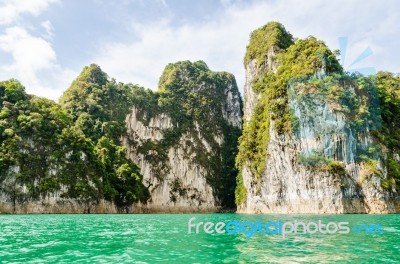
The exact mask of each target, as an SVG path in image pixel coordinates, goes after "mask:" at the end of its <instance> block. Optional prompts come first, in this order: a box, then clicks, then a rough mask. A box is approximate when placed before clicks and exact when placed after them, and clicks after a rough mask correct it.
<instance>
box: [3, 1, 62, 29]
mask: <svg viewBox="0 0 400 264" xmlns="http://www.w3.org/2000/svg"><path fill="white" fill-rule="evenodd" d="M57 1H58V0H1V1H0V25H4V24H11V23H12V22H15V21H16V20H18V19H19V17H20V16H21V15H22V14H32V15H35V16H37V15H39V14H40V13H41V12H42V11H43V10H45V9H46V8H47V7H48V6H49V4H51V3H54V2H57Z"/></svg>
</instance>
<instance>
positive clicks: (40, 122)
mask: <svg viewBox="0 0 400 264" xmlns="http://www.w3.org/2000/svg"><path fill="white" fill-rule="evenodd" d="M159 86H160V87H159V92H153V91H151V90H147V89H144V88H142V87H138V86H135V85H131V84H123V83H117V82H116V81H115V80H114V79H110V78H109V77H108V76H107V74H105V73H104V72H103V71H102V70H101V69H100V67H99V66H97V65H94V64H93V65H90V66H88V67H85V68H84V69H83V71H82V72H81V74H80V75H79V76H78V77H77V78H76V79H75V80H74V81H73V83H72V84H71V86H70V87H69V89H68V90H66V91H65V93H64V94H63V96H62V97H61V99H60V103H59V104H57V103H55V102H53V101H50V100H47V99H44V98H38V97H35V96H30V95H27V94H26V93H25V89H24V87H23V86H22V85H21V84H20V83H19V82H18V81H16V80H9V81H5V82H1V83H0V107H1V110H0V144H1V149H0V191H1V192H2V193H4V194H6V196H8V197H9V199H10V200H11V201H12V202H13V203H14V204H16V203H18V204H23V203H25V202H29V201H35V200H36V201H38V200H40V199H43V198H45V197H47V196H52V195H56V196H59V197H61V198H66V199H68V198H71V199H75V200H77V201H78V202H81V203H96V202H98V201H99V200H101V199H105V200H107V201H111V202H114V203H115V204H116V205H117V206H118V207H121V208H124V207H126V206H129V205H131V204H132V203H134V202H139V201H140V202H144V203H145V202H146V201H147V200H148V198H149V192H148V189H147V188H146V187H145V186H143V184H142V175H140V170H139V168H138V167H137V166H136V165H135V164H134V163H132V161H130V160H128V159H127V158H126V151H127V149H126V147H125V146H124V145H122V143H121V139H122V138H124V137H126V124H125V119H126V117H127V115H128V114H129V113H130V111H131V109H132V107H135V108H136V109H137V113H138V118H139V119H141V120H142V121H143V123H144V124H145V125H148V123H149V121H150V119H151V118H152V117H154V116H156V115H158V114H161V113H164V114H166V115H168V116H170V117H171V120H172V124H173V126H172V127H171V128H170V129H168V130H167V131H163V134H164V138H163V140H161V141H160V142H151V141H147V142H145V143H144V144H143V145H141V146H139V147H138V149H137V151H138V152H139V153H142V154H144V155H145V158H146V160H147V161H148V162H150V163H151V164H152V165H153V166H154V167H158V171H155V173H157V175H156V176H157V177H159V178H160V179H162V178H163V176H164V175H165V173H167V172H168V169H169V168H168V167H167V166H166V165H165V164H166V158H167V154H168V150H169V149H170V148H171V147H181V146H178V145H177V144H178V141H179V140H180V138H181V137H182V136H183V135H185V134H187V135H189V136H190V137H191V138H193V139H194V142H188V141H187V142H186V143H187V147H186V148H187V149H185V151H187V152H188V155H189V154H194V158H193V164H196V165H197V164H198V165H200V166H201V167H203V168H204V170H205V171H206V174H207V175H206V180H207V182H208V183H209V184H210V185H211V186H212V187H213V191H214V196H215V198H216V200H217V201H218V203H219V204H220V205H223V206H226V207H229V208H233V207H234V206H235V203H234V195H233V194H234V190H235V186H236V182H235V177H236V175H237V170H236V169H235V167H234V157H235V155H236V153H237V139H238V137H239V134H240V127H238V126H240V125H238V124H236V125H232V124H231V123H230V122H229V121H227V120H226V115H227V112H229V111H232V109H238V108H241V105H235V106H230V105H229V104H230V102H227V101H226V98H227V96H228V94H230V96H232V97H236V98H237V101H238V102H239V103H241V99H240V94H239V91H238V89H237V85H236V82H235V79H234V76H233V75H232V74H229V73H226V72H219V73H216V72H212V71H210V70H209V69H208V67H207V65H206V64H205V63H204V62H202V61H198V62H194V63H192V62H189V61H184V62H178V63H174V64H169V65H168V66H167V67H166V68H165V71H164V73H163V75H162V76H161V78H160V83H159ZM224 115H225V116H224ZM238 118H239V119H240V117H238ZM236 121H237V120H236ZM220 135H221V136H222V137H223V142H222V143H221V142H219V139H218V136H220ZM129 140H132V139H128V141H129ZM204 141H205V142H206V145H204V144H203V142H204ZM129 143H132V144H136V143H135V142H129ZM208 147H209V148H210V149H207V148H208ZM172 190H173V192H174V195H175V193H176V195H183V196H184V195H186V191H185V190H184V189H182V187H181V186H180V182H179V181H178V180H177V181H175V182H174V186H172Z"/></svg>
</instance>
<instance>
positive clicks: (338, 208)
mask: <svg viewBox="0 0 400 264" xmlns="http://www.w3.org/2000/svg"><path fill="white" fill-rule="evenodd" d="M277 32H279V34H276V33H277ZM288 34H289V33H287V32H286V31H285V29H284V28H283V26H282V25H280V24H278V23H270V24H267V25H266V26H265V27H263V28H261V29H259V30H257V31H255V32H254V33H253V35H252V39H251V41H250V45H249V46H248V50H247V54H246V58H245V64H246V65H245V67H246V85H245V88H244V90H245V91H244V93H245V102H244V105H245V108H244V116H245V124H244V134H243V136H242V137H241V140H240V144H241V145H240V151H239V155H238V159H237V164H238V167H239V168H240V171H241V173H240V175H239V178H238V187H237V190H236V201H237V202H238V204H239V206H238V212H243V213H394V212H399V211H400V203H399V196H398V185H397V186H396V182H398V179H397V178H396V177H397V176H398V175H397V174H396V173H397V172H396V171H397V170H398V168H399V163H400V160H399V155H398V153H399V152H398V147H399V146H394V147H393V145H392V146H391V147H388V146H387V144H385V142H384V141H382V140H381V139H382V137H380V136H379V135H380V133H383V132H382V131H384V129H385V126H387V125H388V124H387V123H386V122H385V116H384V114H382V110H383V109H381V108H380V105H379V100H380V97H381V93H380V91H379V92H378V88H377V87H378V84H377V80H376V78H375V79H374V78H372V77H371V78H366V77H363V76H348V75H346V74H345V73H343V71H342V70H341V67H340V65H339V64H338V63H337V61H336V59H335V58H334V57H333V56H332V53H331V52H330V51H329V50H328V49H327V48H326V46H325V45H324V44H323V43H322V42H319V41H317V40H316V39H314V38H308V39H306V40H299V41H297V42H296V43H292V44H290V45H283V46H282V45H281V47H280V48H277V49H276V50H278V52H277V53H272V52H271V50H272V49H273V47H274V46H279V43H280V42H283V43H285V40H284V39H282V36H288ZM260 35H262V36H263V37H264V38H260ZM289 37H290V36H289ZM256 41H257V43H255V42H256ZM260 42H261V43H260ZM263 43H264V44H263ZM252 45H258V46H261V47H264V50H256V52H254V47H253V46H252ZM252 52H253V53H252ZM313 52H315V53H314V54H313ZM260 58H261V59H260ZM273 58H277V59H276V61H278V62H277V64H275V67H271V66H265V65H271V59H273ZM246 59H247V60H246ZM378 77H379V76H378ZM378 82H379V80H378Z"/></svg>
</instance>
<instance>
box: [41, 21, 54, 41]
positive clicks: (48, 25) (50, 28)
mask: <svg viewBox="0 0 400 264" xmlns="http://www.w3.org/2000/svg"><path fill="white" fill-rule="evenodd" d="M40 25H41V26H42V27H43V28H44V30H45V31H46V34H47V35H46V37H47V38H50V39H51V38H52V37H53V36H54V27H53V25H52V24H51V22H50V21H49V20H46V21H43V22H42V23H41V24H40Z"/></svg>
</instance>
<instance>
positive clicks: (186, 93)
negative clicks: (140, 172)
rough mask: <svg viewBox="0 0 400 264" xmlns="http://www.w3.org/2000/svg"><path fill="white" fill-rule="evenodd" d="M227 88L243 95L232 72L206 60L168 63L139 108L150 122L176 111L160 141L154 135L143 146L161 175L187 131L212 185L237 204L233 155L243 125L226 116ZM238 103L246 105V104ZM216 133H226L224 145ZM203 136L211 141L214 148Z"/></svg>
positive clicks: (228, 204)
mask: <svg viewBox="0 0 400 264" xmlns="http://www.w3.org/2000/svg"><path fill="white" fill-rule="evenodd" d="M228 92H229V93H231V94H232V96H233V97H237V98H238V100H240V95H239V91H238V89H237V85H236V81H235V78H234V76H233V75H232V74H229V73H226V72H213V71H210V69H209V68H208V67H207V65H206V64H205V63H204V62H203V61H197V62H193V63H192V62H190V61H183V62H178V63H173V64H168V65H167V66H166V68H165V70H164V72H163V74H162V76H161V77H160V81H159V91H158V92H157V93H153V92H150V91H149V92H148V97H151V98H152V99H150V100H149V98H148V97H143V102H144V101H146V102H149V101H150V102H151V104H150V105H148V106H146V107H139V111H141V110H144V113H143V122H145V123H146V122H148V121H149V120H150V118H151V117H154V116H155V115H156V114H161V113H164V114H166V115H167V116H169V117H171V122H172V125H173V127H172V128H170V129H168V130H167V131H164V138H163V139H162V140H161V141H159V142H150V141H149V142H147V144H144V145H143V146H141V147H139V149H138V151H139V152H140V153H142V154H145V155H147V160H148V161H149V162H152V163H153V167H156V168H158V170H159V172H158V174H159V175H160V177H162V175H165V173H166V172H168V169H169V168H168V167H167V166H166V165H165V164H166V159H167V156H166V154H167V153H168V149H170V148H171V147H174V146H175V147H176V144H177V142H178V140H179V139H180V138H181V137H182V136H183V135H185V134H187V135H189V136H190V137H191V138H193V139H194V142H190V143H189V142H187V143H188V144H189V145H190V147H188V149H187V151H188V154H194V155H195V156H194V158H193V163H194V164H199V165H200V166H201V167H203V168H204V169H205V171H206V174H207V175H206V180H207V182H208V183H209V184H210V185H211V186H212V187H213V191H214V196H215V197H216V198H217V200H218V202H219V203H220V204H222V205H224V206H226V207H229V208H233V207H234V206H235V203H234V195H233V193H234V190H235V186H236V182H235V177H236V175H237V173H238V172H237V170H236V169H235V166H234V158H235V156H236V153H237V140H238V137H239V135H240V128H239V127H237V126H233V125H232V124H230V123H229V122H228V121H227V120H226V118H224V111H226V110H225V108H226V107H228V106H227V105H226V104H227V103H229V102H226V97H227V93H228ZM240 102H241V101H240ZM234 107H240V108H241V105H239V106H234ZM217 135H222V136H223V143H222V145H219V143H218V141H217V139H216V136H217ZM202 141H205V142H207V144H209V146H210V148H211V149H210V151H208V150H207V149H206V146H205V145H204V144H203V143H202ZM149 150H153V151H152V152H149ZM148 153H151V155H149V154H148ZM174 187H176V186H175V185H174Z"/></svg>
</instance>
